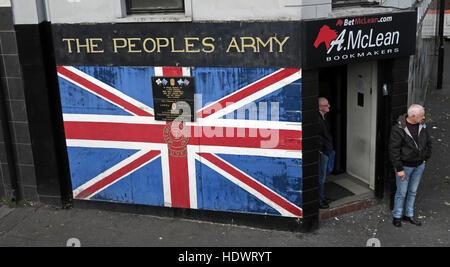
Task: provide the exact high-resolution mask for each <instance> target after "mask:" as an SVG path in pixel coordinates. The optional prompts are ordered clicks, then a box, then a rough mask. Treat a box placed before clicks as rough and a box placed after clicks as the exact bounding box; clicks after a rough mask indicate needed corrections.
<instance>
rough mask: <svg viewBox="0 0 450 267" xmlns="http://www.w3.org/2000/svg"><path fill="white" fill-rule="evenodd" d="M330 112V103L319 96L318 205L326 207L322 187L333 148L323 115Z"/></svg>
mask: <svg viewBox="0 0 450 267" xmlns="http://www.w3.org/2000/svg"><path fill="white" fill-rule="evenodd" d="M328 112H330V104H329V103H328V100H327V99H326V98H325V97H320V98H319V142H320V143H319V145H320V149H319V207H320V208H321V209H328V208H329V205H328V202H327V201H326V199H325V195H324V188H325V180H326V176H327V166H328V157H329V156H330V153H331V151H332V150H333V138H332V136H331V133H330V126H329V125H328V122H327V121H326V119H325V115H326V114H327V113H328Z"/></svg>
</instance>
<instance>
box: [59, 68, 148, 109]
mask: <svg viewBox="0 0 450 267" xmlns="http://www.w3.org/2000/svg"><path fill="white" fill-rule="evenodd" d="M57 70H58V73H60V74H62V75H64V76H65V77H67V78H69V79H71V80H73V81H75V82H77V83H78V84H80V85H82V86H84V87H86V88H87V89H89V90H91V91H93V92H95V93H96V94H98V95H101V96H102V97H104V98H106V99H108V100H109V101H111V102H113V103H114V104H116V105H118V106H121V107H123V108H124V109H126V110H128V111H130V112H132V113H133V114H136V115H138V116H151V117H153V115H152V114H151V113H149V112H147V111H145V110H143V109H141V108H139V107H137V106H135V105H133V104H131V103H129V102H127V101H126V100H124V99H122V98H120V97H118V96H116V95H114V94H113V93H111V92H108V91H107V90H105V89H104V88H102V87H100V86H98V85H96V84H95V83H92V82H90V81H88V80H86V79H85V78H83V77H81V76H78V75H77V74H75V73H73V72H71V71H70V70H68V69H67V68H65V67H63V66H58V67H57Z"/></svg>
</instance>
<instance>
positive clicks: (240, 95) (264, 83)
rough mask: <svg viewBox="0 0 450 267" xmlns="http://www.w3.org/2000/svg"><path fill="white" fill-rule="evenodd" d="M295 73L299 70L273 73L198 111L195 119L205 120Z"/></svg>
mask: <svg viewBox="0 0 450 267" xmlns="http://www.w3.org/2000/svg"><path fill="white" fill-rule="evenodd" d="M296 72H299V69H284V70H282V71H279V72H277V73H274V74H272V75H270V76H268V77H266V78H265V79H263V80H261V81H259V82H257V83H255V84H253V85H251V86H249V87H247V88H245V89H243V90H240V91H238V92H236V93H234V94H231V95H230V96H228V97H226V98H224V99H222V100H220V101H218V102H216V103H215V104H214V105H212V106H210V107H209V108H206V109H204V110H201V111H199V112H198V113H197V117H198V118H206V117H208V116H210V115H212V114H214V113H216V112H218V111H219V110H221V109H223V108H225V107H226V105H227V103H236V102H238V101H240V100H242V99H244V98H246V97H248V96H250V95H252V94H255V93H257V92H258V91H261V90H262V89H264V88H266V87H268V86H270V85H272V84H274V83H277V82H279V81H281V80H283V79H285V78H287V77H289V76H291V75H293V74H294V73H296Z"/></svg>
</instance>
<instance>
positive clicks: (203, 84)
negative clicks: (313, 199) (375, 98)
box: [57, 66, 302, 217]
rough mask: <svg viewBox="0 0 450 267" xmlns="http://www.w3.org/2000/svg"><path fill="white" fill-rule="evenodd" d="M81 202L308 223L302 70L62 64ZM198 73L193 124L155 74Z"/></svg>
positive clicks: (74, 171)
mask: <svg viewBox="0 0 450 267" xmlns="http://www.w3.org/2000/svg"><path fill="white" fill-rule="evenodd" d="M57 71H58V79H59V87H60V94H61V103H62V108H63V118H64V127H65V134H66V142H67V153H68V156H69V164H70V172H71V180H72V188H73V196H74V198H76V199H83V200H97V201H113V202H123V203H134V204H143V205H152V206H165V207H181V208H190V209H202V210H216V211H233V212H242V213H257V214H269V215H277V216H287V217H302V147H301V143H302V142H301V138H302V124H301V121H302V118H301V110H302V109H301V78H302V77H301V73H302V72H301V70H300V69H268V68H206V67H205V68H175V67H98V66H96V67H92V66H89V67H80V66H77V67H71V66H58V67H57ZM170 76H174V77H194V79H195V114H196V116H195V117H196V119H195V121H194V122H186V123H183V124H180V125H179V126H178V129H181V128H182V127H185V128H184V129H182V130H181V131H180V132H178V133H177V132H176V131H173V129H177V128H176V127H175V128H174V127H173V123H170V122H165V121H157V120H155V117H154V110H153V108H154V105H153V95H152V82H151V81H152V77H170Z"/></svg>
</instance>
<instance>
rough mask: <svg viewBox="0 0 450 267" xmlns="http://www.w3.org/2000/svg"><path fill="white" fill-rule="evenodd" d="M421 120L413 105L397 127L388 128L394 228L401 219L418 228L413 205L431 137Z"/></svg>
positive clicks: (419, 110)
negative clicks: (391, 168)
mask: <svg viewBox="0 0 450 267" xmlns="http://www.w3.org/2000/svg"><path fill="white" fill-rule="evenodd" d="M424 119H425V110H424V108H423V107H422V106H420V105H416V104H414V105H412V106H411V107H410V108H409V109H408V114H405V115H402V116H400V117H399V119H398V124H397V125H394V126H393V127H392V131H391V137H390V140H389V156H390V159H391V162H392V165H393V166H394V169H395V174H396V182H397V192H396V194H395V201H394V210H393V217H394V219H393V224H394V225H395V226H396V227H400V226H401V220H402V218H403V220H405V221H409V222H410V223H412V224H415V225H417V226H420V225H421V222H420V221H419V220H418V219H417V218H414V202H415V199H416V192H417V188H418V186H419V183H420V180H421V178H422V173H423V171H424V168H425V162H426V161H427V160H428V159H429V158H430V157H431V137H430V135H429V134H428V131H427V127H426V125H425V123H424ZM405 199H406V203H405ZM403 211H405V216H403Z"/></svg>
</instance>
